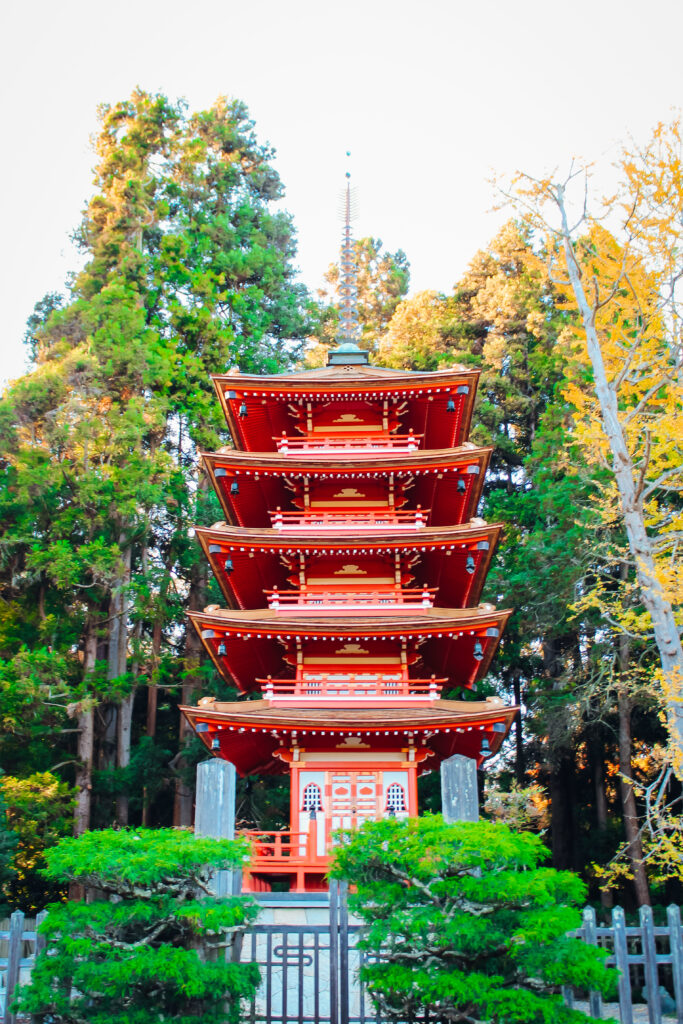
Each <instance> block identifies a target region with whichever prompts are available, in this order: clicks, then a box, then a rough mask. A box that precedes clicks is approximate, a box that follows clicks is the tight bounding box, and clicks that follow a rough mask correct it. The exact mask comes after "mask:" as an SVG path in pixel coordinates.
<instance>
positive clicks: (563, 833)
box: [549, 751, 577, 871]
mask: <svg viewBox="0 0 683 1024" xmlns="http://www.w3.org/2000/svg"><path fill="white" fill-rule="evenodd" d="M556 757H557V762H556V763H555V764H553V765H552V766H551V769H550V782H549V790H550V831H551V850H552V857H553V867H554V868H558V869H561V870H568V871H573V870H574V869H575V868H576V867H577V863H576V862H577V856H576V822H575V820H574V819H575V815H574V807H575V803H576V786H575V781H576V780H575V765H574V758H573V755H572V753H571V752H570V751H562V752H557V753H556Z"/></svg>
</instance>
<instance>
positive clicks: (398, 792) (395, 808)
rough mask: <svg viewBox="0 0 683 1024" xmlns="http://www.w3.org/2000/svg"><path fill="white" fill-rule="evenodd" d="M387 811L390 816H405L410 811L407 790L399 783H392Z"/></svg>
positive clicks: (388, 790)
mask: <svg viewBox="0 0 683 1024" xmlns="http://www.w3.org/2000/svg"><path fill="white" fill-rule="evenodd" d="M386 809H387V811H388V812H389V814H403V813H405V812H406V811H407V810H408V807H407V804H406V794H405V790H404V788H403V786H402V785H401V784H400V783H399V782H392V783H391V785H390V786H389V788H388V789H387V808H386Z"/></svg>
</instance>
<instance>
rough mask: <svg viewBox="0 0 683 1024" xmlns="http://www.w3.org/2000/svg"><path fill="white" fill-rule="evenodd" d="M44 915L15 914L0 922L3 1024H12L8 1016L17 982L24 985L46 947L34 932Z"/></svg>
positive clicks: (1, 1014) (12, 1021) (0, 1003)
mask: <svg viewBox="0 0 683 1024" xmlns="http://www.w3.org/2000/svg"><path fill="white" fill-rule="evenodd" d="M44 917H45V914H44V913H42V914H38V917H36V918H35V919H34V918H32V917H24V915H23V914H22V912H21V911H20V910H15V911H14V913H13V914H12V916H11V917H10V918H9V920H7V919H6V920H4V921H0V1020H1V1021H2V1024H15V1021H16V1019H17V1018H16V1017H15V1015H14V1014H13V1013H10V1009H9V1008H10V1005H11V1003H12V998H13V996H14V990H15V988H16V987H17V985H18V984H19V983H20V982H27V981H28V980H29V978H30V976H31V968H32V967H33V962H34V960H35V958H36V955H37V954H38V953H39V952H40V951H41V949H42V948H43V946H44V945H45V939H44V938H43V936H42V935H38V933H37V931H36V929H37V927H38V925H39V924H40V922H41V921H42V920H43V918H44Z"/></svg>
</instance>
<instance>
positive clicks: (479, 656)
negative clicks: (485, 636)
mask: <svg viewBox="0 0 683 1024" xmlns="http://www.w3.org/2000/svg"><path fill="white" fill-rule="evenodd" d="M473 654H474V660H475V661H483V658H484V648H483V647H482V646H481V640H475V642H474V651H473Z"/></svg>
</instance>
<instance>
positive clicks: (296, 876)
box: [238, 819, 330, 892]
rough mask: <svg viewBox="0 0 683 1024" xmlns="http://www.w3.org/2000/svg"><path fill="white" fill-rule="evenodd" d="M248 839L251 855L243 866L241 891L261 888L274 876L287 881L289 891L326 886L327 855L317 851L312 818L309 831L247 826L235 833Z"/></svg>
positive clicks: (268, 887)
mask: <svg viewBox="0 0 683 1024" xmlns="http://www.w3.org/2000/svg"><path fill="white" fill-rule="evenodd" d="M238 834H239V835H240V836H244V837H245V838H246V839H249V840H251V858H250V860H249V864H248V866H247V867H246V868H245V870H244V877H243V885H242V888H243V892H263V891H268V890H270V889H271V888H272V883H273V881H274V880H275V879H277V878H284V879H287V880H288V881H289V888H290V891H291V892H305V891H306V890H309V889H314V890H315V889H322V888H326V885H325V884H324V877H325V875H326V873H327V871H328V870H329V866H330V858H329V857H328V856H325V855H322V856H321V855H320V854H319V853H318V852H317V847H318V830H317V823H316V821H315V819H314V820H313V821H311V830H310V832H285V831H283V832H261V831H259V830H257V829H247V830H244V831H240V832H239V833H238Z"/></svg>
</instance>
